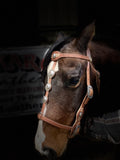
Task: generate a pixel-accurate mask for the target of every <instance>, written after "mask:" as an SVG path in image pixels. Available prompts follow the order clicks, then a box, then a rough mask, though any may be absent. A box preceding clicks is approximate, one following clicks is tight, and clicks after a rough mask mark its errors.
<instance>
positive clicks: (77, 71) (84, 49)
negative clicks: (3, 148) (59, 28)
mask: <svg viewBox="0 0 120 160" xmlns="http://www.w3.org/2000/svg"><path fill="white" fill-rule="evenodd" d="M94 33H95V26H94V24H93V23H92V24H90V25H89V26H87V27H86V28H85V29H84V30H83V31H82V33H81V34H80V36H79V37H77V38H73V39H72V40H70V41H69V42H68V43H66V44H64V45H63V46H62V47H61V48H60V49H59V51H57V52H53V53H52V56H51V62H50V63H49V65H48V66H47V72H46V76H45V82H44V83H45V85H46V87H45V89H46V94H45V97H44V102H43V106H42V110H41V113H39V114H38V118H39V119H40V120H39V123H38V129H37V132H36V136H35V147H36V149H37V150H38V151H39V152H40V154H41V155H43V156H46V157H48V158H49V157H50V156H52V157H60V156H61V155H62V154H63V152H64V151H65V149H66V147H67V143H68V140H69V138H70V137H74V136H75V135H76V134H78V132H79V129H80V121H81V119H82V116H83V113H84V107H85V104H87V102H88V100H89V99H90V98H92V94H93V89H94V88H92V86H94V83H96V77H97V76H96V74H97V71H96V70H95V68H94V66H93V64H92V62H91V56H90V50H89V48H88V45H89V43H90V41H91V40H92V38H93V36H94ZM86 73H87V74H86ZM86 92H87V94H86ZM88 92H89V93H88Z"/></svg>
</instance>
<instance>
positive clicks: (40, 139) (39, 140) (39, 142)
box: [35, 107, 48, 155]
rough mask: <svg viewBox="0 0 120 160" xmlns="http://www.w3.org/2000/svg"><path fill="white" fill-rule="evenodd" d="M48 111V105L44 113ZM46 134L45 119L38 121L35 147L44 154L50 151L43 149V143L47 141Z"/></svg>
mask: <svg viewBox="0 0 120 160" xmlns="http://www.w3.org/2000/svg"><path fill="white" fill-rule="evenodd" d="M46 111H47V107H45V110H44V113H43V115H45V113H46ZM45 137H46V136H45V134H44V131H43V121H42V120H39V122H38V128H37V132H36V135H35V148H36V150H37V151H39V152H40V153H41V154H42V155H47V154H48V152H47V151H44V150H43V147H42V144H43V142H44V141H45Z"/></svg>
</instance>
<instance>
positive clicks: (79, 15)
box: [0, 0, 120, 160]
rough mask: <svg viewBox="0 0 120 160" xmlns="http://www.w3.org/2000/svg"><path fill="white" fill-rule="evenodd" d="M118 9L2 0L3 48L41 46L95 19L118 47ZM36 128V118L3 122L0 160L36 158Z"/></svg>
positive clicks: (0, 39) (114, 6)
mask: <svg viewBox="0 0 120 160" xmlns="http://www.w3.org/2000/svg"><path fill="white" fill-rule="evenodd" d="M110 3H111V4H110ZM117 6H118V7H119V4H115V3H114V2H113V1H112V2H110V1H109V3H105V2H101V1H96V2H94V3H91V1H88V2H87V1H80V0H71V1H69V0H66V1H64V0H59V1H56V0H51V1H49V0H44V1H42V0H41V1H39V0H36V1H35V0H34V1H25V0H24V1H22V0H17V1H15V0H14V1H13V0H11V1H9V0H7V1H3V2H1V4H0V47H1V48H7V47H11V46H28V45H29V46H31V45H40V44H42V43H43V42H44V43H45V42H46V37H47V35H49V34H48V33H49V32H52V33H54V32H55V31H60V30H70V31H73V30H75V29H78V28H79V29H82V28H83V27H84V26H85V25H86V24H88V23H90V22H92V21H93V20H95V21H96V32H97V33H98V34H99V37H101V38H103V39H104V38H105V39H106V40H110V39H111V40H113V41H114V40H115V39H116V41H117V43H118V46H119V36H120V18H119V15H120V10H119V8H118V7H117ZM36 128H37V118H36V115H31V116H21V117H11V118H2V119H0V147H1V149H0V159H7V160H8V159H13V160H19V159H25V158H26V159H37V158H38V156H37V155H36V153H35V150H34V135H35V132H36ZM75 143H77V142H76V141H75ZM73 147H75V145H74V146H73ZM78 147H80V146H79V145H78ZM78 147H76V148H77V149H78ZM92 147H93V146H92ZM95 147H97V146H96V145H95V146H94V148H95ZM99 147H100V148H99V149H100V150H102V151H103V148H102V147H101V146H100V145H99ZM105 147H106V146H105ZM107 147H108V146H107ZM109 147H110V146H109ZM90 148H91V146H90ZM90 148H89V149H90ZM110 151H111V150H110ZM70 152H71V150H70ZM78 152H79V151H78ZM78 152H75V154H76V153H78ZM103 152H104V151H103ZM73 154H74V152H73ZM103 154H104V153H103ZM69 155H70V156H71V154H69ZM70 156H69V158H70ZM78 156H79V155H78Z"/></svg>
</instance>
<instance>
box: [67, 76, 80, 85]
mask: <svg viewBox="0 0 120 160" xmlns="http://www.w3.org/2000/svg"><path fill="white" fill-rule="evenodd" d="M79 79H80V77H79V76H77V77H71V78H70V79H68V81H67V86H68V87H75V86H76V85H77V84H78V83H79Z"/></svg>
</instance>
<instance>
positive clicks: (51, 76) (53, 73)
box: [48, 70, 55, 78]
mask: <svg viewBox="0 0 120 160" xmlns="http://www.w3.org/2000/svg"><path fill="white" fill-rule="evenodd" d="M54 75H55V71H53V70H51V71H50V72H49V73H48V78H53V77H54Z"/></svg>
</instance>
